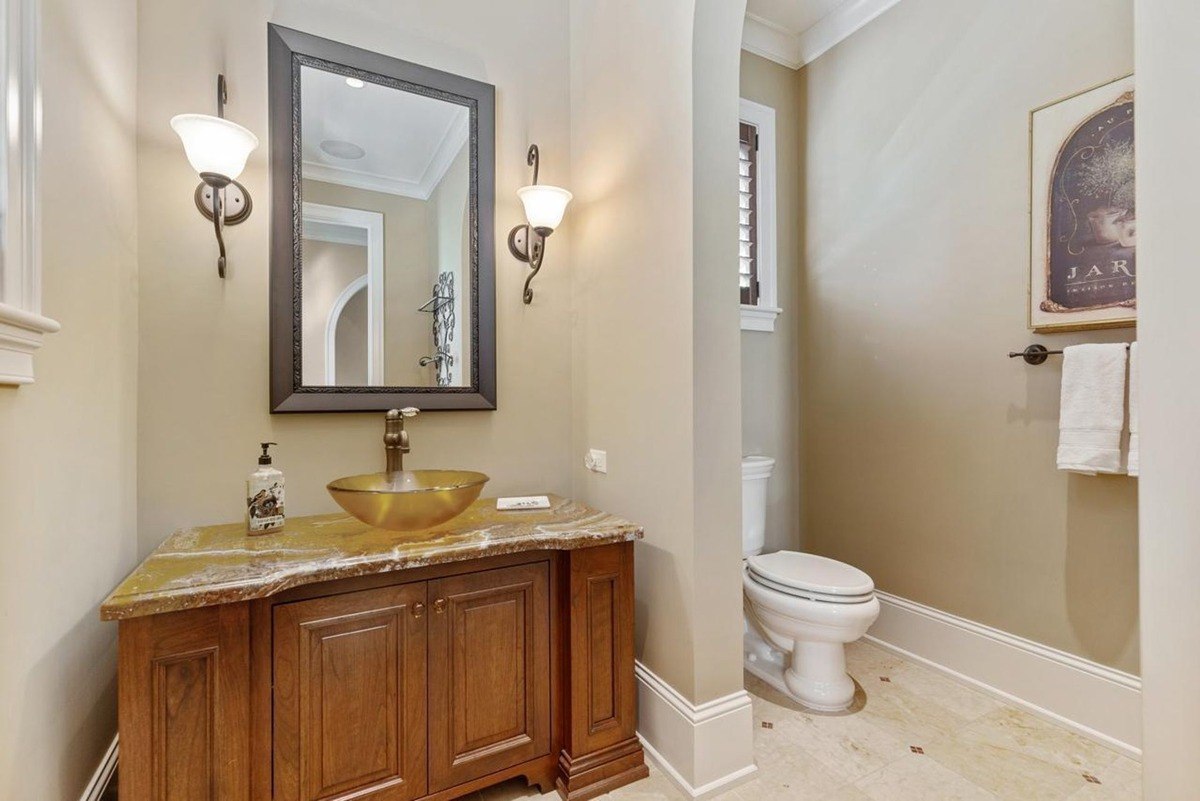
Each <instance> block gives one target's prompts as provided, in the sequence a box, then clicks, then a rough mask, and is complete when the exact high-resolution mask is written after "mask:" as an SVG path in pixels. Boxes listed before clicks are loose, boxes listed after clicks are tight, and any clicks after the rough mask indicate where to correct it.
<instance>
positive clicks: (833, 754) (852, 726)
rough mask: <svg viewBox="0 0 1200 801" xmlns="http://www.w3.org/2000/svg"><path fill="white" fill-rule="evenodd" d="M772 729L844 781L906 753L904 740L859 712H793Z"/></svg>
mask: <svg viewBox="0 0 1200 801" xmlns="http://www.w3.org/2000/svg"><path fill="white" fill-rule="evenodd" d="M775 731H776V732H778V733H779V735H780V736H781V737H782V738H783V739H785V740H786V741H787V742H790V743H792V744H794V745H795V746H796V747H798V748H802V749H804V750H805V751H806V752H808V753H809V754H810V755H812V756H813V757H814V758H815V759H816V760H817V761H818V762H820V763H821V764H822V765H824V766H825V767H826V768H827V769H828V770H829V771H830V772H832V773H833V774H834V775H836V776H838V777H840V778H841V779H842V781H844V782H846V783H847V784H850V783H852V782H854V781H856V780H857V779H860V778H862V777H863V776H866V775H867V774H868V773H873V772H875V771H876V770H879V769H880V768H882V767H883V766H884V765H887V764H888V763H889V762H894V761H895V760H897V759H899V758H901V757H903V756H904V755H905V754H908V753H909V750H908V744H907V743H905V742H903V741H901V740H899V739H897V738H896V737H895V736H893V735H892V734H889V733H888V732H887V731H886V730H884V729H881V728H879V727H878V726H876V725H874V724H873V723H871V722H870V721H869V720H868V719H867V718H866V717H864V716H863V715H862V714H861V713H859V712H850V713H846V714H841V715H814V714H807V713H800V714H795V715H792V716H789V717H787V718H785V719H784V720H782V721H780V723H779V724H778V725H777V726H776V728H775Z"/></svg>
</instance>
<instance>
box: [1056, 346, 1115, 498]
mask: <svg viewBox="0 0 1200 801" xmlns="http://www.w3.org/2000/svg"><path fill="white" fill-rule="evenodd" d="M1127 357H1128V352H1127V351H1126V349H1125V345H1124V344H1115V345H1072V346H1070V347H1068V348H1065V349H1064V352H1063V372H1062V404H1061V407H1060V408H1059V413H1058V414H1059V417H1058V469H1059V470H1073V471H1075V472H1077V473H1086V474H1088V475H1095V474H1096V473H1121V472H1124V471H1122V469H1121V432H1122V430H1123V429H1124V428H1125V363H1126V360H1127Z"/></svg>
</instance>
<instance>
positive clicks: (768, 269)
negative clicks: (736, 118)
mask: <svg viewBox="0 0 1200 801" xmlns="http://www.w3.org/2000/svg"><path fill="white" fill-rule="evenodd" d="M739 114H740V119H741V121H742V122H745V123H749V124H750V125H753V126H754V128H755V130H757V131H758V176H757V186H758V198H757V200H758V220H757V223H758V264H757V269H758V305H756V306H750V305H746V304H742V330H743V331H768V332H770V331H774V330H775V318H776V317H778V316H779V314H780V312H782V311H783V309H781V308H779V294H778V293H779V287H778V277H777V272H778V268H777V264H778V262H777V258H778V257H777V242H776V233H775V232H776V227H775V223H776V220H775V109H773V108H771V107H770V106H764V105H762V104H761V103H755V102H753V101H751V100H746V99H745V98H742V100H741V107H740V112H739Z"/></svg>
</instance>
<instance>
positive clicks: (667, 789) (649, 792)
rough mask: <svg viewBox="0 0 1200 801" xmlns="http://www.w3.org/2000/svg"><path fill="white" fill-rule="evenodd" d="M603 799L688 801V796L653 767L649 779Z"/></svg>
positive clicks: (625, 787)
mask: <svg viewBox="0 0 1200 801" xmlns="http://www.w3.org/2000/svg"><path fill="white" fill-rule="evenodd" d="M601 798H604V799H612V801H618V800H619V801H687V796H686V795H684V794H683V791H681V790H680V789H679V788H678V787H676V786H675V783H674V782H673V781H671V780H670V779H669V778H667V776H666V775H665V774H664V773H662V771H660V770H658V769H657V768H655V767H653V766H651V769H650V775H649V776H648V777H647V778H645V779H642V780H641V781H636V782H634V783H633V784H627V785H625V786H624V787H621V788H619V789H617V790H613V791H612V792H611V793H609V794H607V795H604V796H601Z"/></svg>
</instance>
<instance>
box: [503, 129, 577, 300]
mask: <svg viewBox="0 0 1200 801" xmlns="http://www.w3.org/2000/svg"><path fill="white" fill-rule="evenodd" d="M539 162H540V156H539V154H538V146H537V145H530V146H529V154H528V155H527V156H526V157H525V163H526V164H528V165H529V166H530V167H533V183H532V184H530V185H529V186H523V187H521V188H520V189H518V190H517V197H519V198H520V199H521V203H522V204H523V205H524V206H525V219H526V220H528V223H527V224H525V225H518V226H516V227H515V228H513V229H512V230H511V231H509V232H508V249H509V252H511V253H512V254H513V256H514V257H515V258H516V259H517V260H518V261H523V262H525V263H526V264H528V265H529V266H530V267H532V268H533V271H532V272H531V273H529V277H528V278H526V279H525V303H527V304H528V303H532V302H533V290H532V289H530V288H529V284H530V282H532V281H533V277H534V276H535V275H537V274H538V270H540V269H542V258H543V257H544V256H545V255H546V237H548V236H550V234H552V233H554V229H555V228H557V227H558V224H559V223H561V222H562V218H563V213H564V212H566V210H567V204H568V203H570V202H571V197H572V195H571V193H570V192H568V191H567V190H565V189H561V188H559V187H557V186H539V185H538V167H539Z"/></svg>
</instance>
